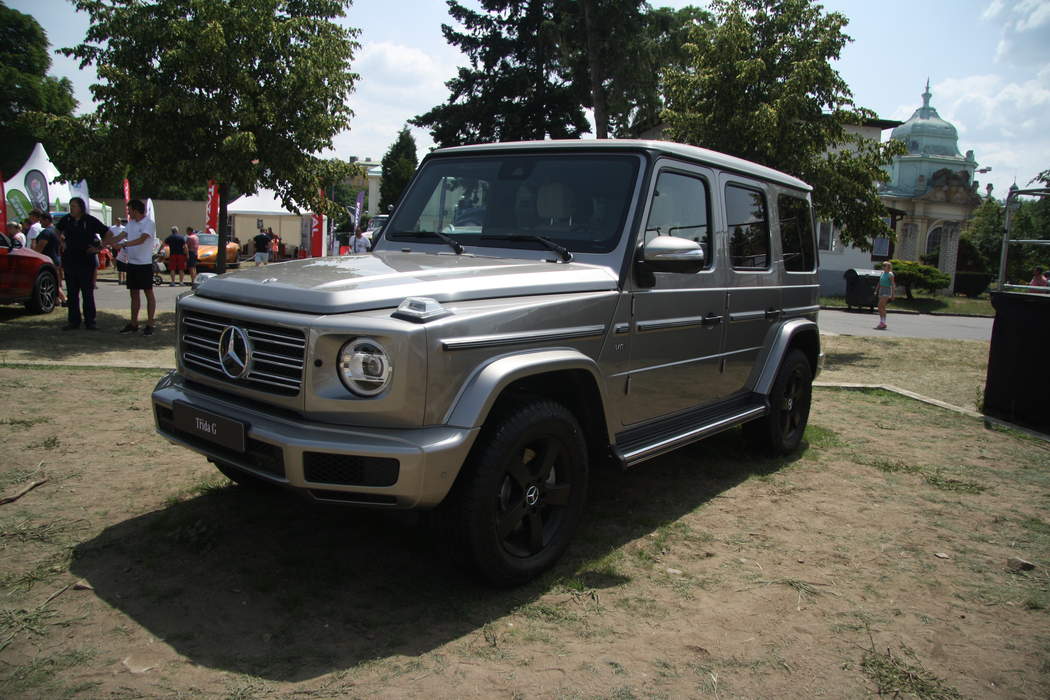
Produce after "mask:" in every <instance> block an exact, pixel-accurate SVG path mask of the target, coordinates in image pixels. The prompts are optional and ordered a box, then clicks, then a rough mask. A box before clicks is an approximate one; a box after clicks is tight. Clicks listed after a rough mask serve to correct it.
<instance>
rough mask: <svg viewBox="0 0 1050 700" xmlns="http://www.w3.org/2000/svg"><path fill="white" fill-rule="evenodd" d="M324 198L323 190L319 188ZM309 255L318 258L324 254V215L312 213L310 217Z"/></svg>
mask: <svg viewBox="0 0 1050 700" xmlns="http://www.w3.org/2000/svg"><path fill="white" fill-rule="evenodd" d="M321 197H322V198H324V190H321ZM310 255H312V256H313V257H315V258H319V257H321V256H322V255H324V215H323V214H314V215H313V216H311V217H310Z"/></svg>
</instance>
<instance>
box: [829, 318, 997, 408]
mask: <svg viewBox="0 0 1050 700" xmlns="http://www.w3.org/2000/svg"><path fill="white" fill-rule="evenodd" d="M820 341H821V348H822V350H823V351H824V354H825V363H824V372H822V373H821V375H820V377H819V379H820V381H825V382H856V383H860V384H892V385H894V386H897V387H900V388H902V389H908V390H909V391H914V392H916V393H919V394H922V395H923V396H929V397H931V398H934V399H940V400H941V401H947V402H948V403H950V404H954V405H956V406H962V407H964V408H971V409H976V407H977V406H976V404H977V400H978V398H979V396H980V394H981V393H983V391H984V382H985V375H986V374H987V372H988V343H987V342H983V341H974V340H940V339H926V338H888V337H878V338H869V337H861V336H849V335H835V336H821V339H820ZM871 419H872V421H873V422H874V421H876V420H877V421H880V422H886V423H891V424H892V423H893V422H894V421H893V417H892V416H881V415H880V416H872V417H871Z"/></svg>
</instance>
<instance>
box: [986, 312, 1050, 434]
mask: <svg viewBox="0 0 1050 700" xmlns="http://www.w3.org/2000/svg"><path fill="white" fill-rule="evenodd" d="M991 296H992V306H993V307H995V325H993V326H992V342H991V344H990V346H989V352H988V376H987V380H986V382H985V386H984V412H985V413H986V414H987V415H989V416H993V417H995V418H1001V419H1002V420H1005V421H1009V422H1011V423H1017V424H1018V425H1023V426H1025V427H1028V428H1032V429H1033V430H1038V431H1039V432H1041V433H1047V434H1050V401H1048V400H1047V397H1048V396H1050V362H1048V361H1047V350H1046V349H1047V347H1050V295H1044V294H1031V293H1013V292H992V295H991Z"/></svg>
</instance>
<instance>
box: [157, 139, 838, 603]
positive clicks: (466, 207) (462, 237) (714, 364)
mask: <svg viewBox="0 0 1050 700" xmlns="http://www.w3.org/2000/svg"><path fill="white" fill-rule="evenodd" d="M809 191H810V187H809V186H808V185H806V183H804V182H802V181H800V180H798V179H796V178H794V177H791V176H789V175H785V174H783V173H780V172H777V171H775V170H771V169H769V168H766V167H762V166H759V165H756V164H754V163H750V162H747V161H744V160H740V159H738V158H733V157H730V156H726V155H722V154H720V153H715V152H712V151H708V150H704V149H700V148H694V147H691V146H683V145H678V144H674V143H667V142H658V141H619V140H609V141H544V142H533V143H529V142H524V143H503V144H489V145H481V146H466V147H459V148H445V149H440V150H436V151H434V152H432V153H431V154H430V155H428V156H427V157H426V158H425V159H424V161H423V163H422V165H421V166H420V168H419V171H418V172H417V173H416V175H415V178H414V179H413V181H412V183H411V185H410V186H409V187H408V189H407V190H406V192H405V194H404V195H403V197H402V198H401V200H400V202H399V204H398V206H397V208H396V209H395V211H394V212H393V214H392V215H391V217H390V220H389V222H388V223H387V225H386V227H385V229H384V231H383V234H382V236H381V237H380V239H379V240H378V241H376V243H375V246H374V250H373V251H372V252H371V253H369V254H365V255H354V256H347V257H337V258H315V259H308V260H299V261H294V262H287V263H281V264H277V265H267V266H265V267H260V268H257V269H251V270H241V271H239V272H235V273H231V274H228V275H221V276H218V277H213V278H210V279H207V280H206V281H204V282H203V283H202V284H200V285H199V287H198V288H197V289H196V290H195V291H194V292H192V293H189V294H186V295H184V296H183V297H181V298H180V299H179V302H178V307H177V319H178V320H177V322H178V345H177V349H176V354H177V369H176V370H175V371H173V372H171V373H169V374H168V375H167V376H166V377H165V378H164V379H162V380H161V381H160V383H159V384H158V385H157V387H156V389H155V391H154V392H153V407H154V412H155V417H156V422H157V430H158V431H159V432H160V433H161V435H163V436H164V437H166V438H168V439H169V440H171V441H172V442H174V443H176V444H179V445H183V446H185V447H188V448H190V449H192V450H195V451H196V452H199V453H201V454H203V455H204V456H205V457H207V458H208V459H209V460H211V461H212V462H214V463H215V465H216V467H218V468H219V470H221V471H222V473H224V474H225V475H227V476H228V477H230V479H232V480H233V481H235V482H238V483H241V484H246V483H255V484H259V483H262V482H266V483H271V484H277V485H280V486H284V487H287V488H289V489H292V490H295V491H297V492H299V493H301V494H303V495H305V496H306V497H308V498H310V499H314V500H316V501H319V502H326V503H343V504H352V505H355V506H371V507H385V508H418V509H434V508H437V516H438V522H439V523H440V524H441V526H442V527H443V528H447V533H448V535H449V536H448V537H447V538H445V539H447V541H449V542H450V543H451V550H452V551H453V552H454V553H455V554H456V556H457V557H458V558H459V559H461V560H462V561H464V562H466V563H468V564H469V565H470V566H471V567H472V568H473V569H474V570H475V571H476V572H477V573H479V574H480V575H482V576H483V577H484V578H486V579H488V580H489V581H491V582H493V583H495V584H502V585H509V584H514V583H519V582H522V581H525V580H528V579H529V578H531V577H533V576H535V575H537V574H538V573H539V572H541V571H543V570H544V569H546V568H547V567H549V566H551V565H552V564H553V563H554V562H555V561H556V560H557V559H558V557H559V556H560V555H561V554H562V552H563V551H564V550H565V548H566V546H567V545H568V543H569V540H570V539H571V537H572V535H573V532H574V531H575V529H576V527H577V525H578V523H579V521H580V517H581V514H582V512H583V508H584V503H585V501H586V496H587V483H588V479H589V474H590V473H591V471H592V468H595V467H597V466H598V465H599V464H601V463H602V462H611V463H612V464H614V465H619V466H621V467H629V466H633V465H636V464H638V463H640V462H643V461H645V460H647V459H650V458H653V457H656V456H657V455H661V454H663V453H666V452H668V451H670V450H673V449H675V448H677V447H680V446H682V445H685V444H687V443H691V442H693V441H696V440H699V439H701V438H704V437H707V436H709V435H712V434H714V433H717V432H719V431H723V430H726V429H728V428H732V427H734V426H738V425H743V427H744V430H745V431H746V435H747V437H748V439H749V440H751V441H753V443H754V444H755V445H758V446H761V447H762V448H764V449H765V450H767V451H771V452H774V453H787V452H790V451H793V450H795V449H796V448H797V447H798V445H799V442H800V440H801V438H802V433H803V430H804V429H805V426H806V421H807V419H808V416H809V406H810V393H811V386H812V381H813V377H814V376H815V375H816V373H817V371H818V366H819V359H820V356H821V354H820V340H819V336H818V333H817V324H816V318H817V309H818V306H817V253H816V246H815V244H814V235H813V228H814V227H813V216H812V213H811V209H810V201H809V200H810V197H809Z"/></svg>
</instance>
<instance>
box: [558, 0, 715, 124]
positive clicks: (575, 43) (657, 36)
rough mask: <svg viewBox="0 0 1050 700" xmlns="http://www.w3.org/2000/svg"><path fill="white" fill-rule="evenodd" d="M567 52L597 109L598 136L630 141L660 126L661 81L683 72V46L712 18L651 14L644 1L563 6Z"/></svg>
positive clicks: (591, 0) (589, 103) (570, 0)
mask: <svg viewBox="0 0 1050 700" xmlns="http://www.w3.org/2000/svg"><path fill="white" fill-rule="evenodd" d="M558 12H559V13H560V18H559V24H560V25H561V27H562V37H561V42H562V52H563V55H564V60H565V61H566V64H567V67H568V68H569V70H570V76H571V78H572V80H573V82H575V83H577V84H579V85H580V86H581V94H584V95H585V96H586V98H585V99H586V101H585V102H584V106H586V107H591V108H592V109H593V110H594V127H595V135H596V136H597V137H598V138H600V139H604V138H608V137H609V136H610V135H612V136H615V137H618V138H625V137H631V136H634V135H636V134H637V133H638V132H639V131H642V130H644V129H647V128H651V127H654V126H657V125H658V124H659V121H660V112H661V111H662V109H663V99H662V90H661V83H660V80H659V76H660V74H661V72H662V71H664V70H665V69H668V68H672V67H673V68H683V67H684V66H685V61H686V58H687V55H686V53H685V51H684V50H683V49H682V46H683V45H684V44H685V43H686V41H687V40H688V35H689V31H690V29H691V28H692V27H693V26H698V25H700V26H702V25H706V24H707V23H708V22H709V21H710V14H709V13H707V12H706V11H704V10H701V9H699V8H696V7H692V6H686V7H684V8H682V9H679V10H675V9H672V8H668V7H662V8H657V9H652V8H651V7H650V6H649V3H647V2H644V1H643V0H581V1H579V2H577V1H576V0H565V1H564V2H562V3H559V6H558Z"/></svg>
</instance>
